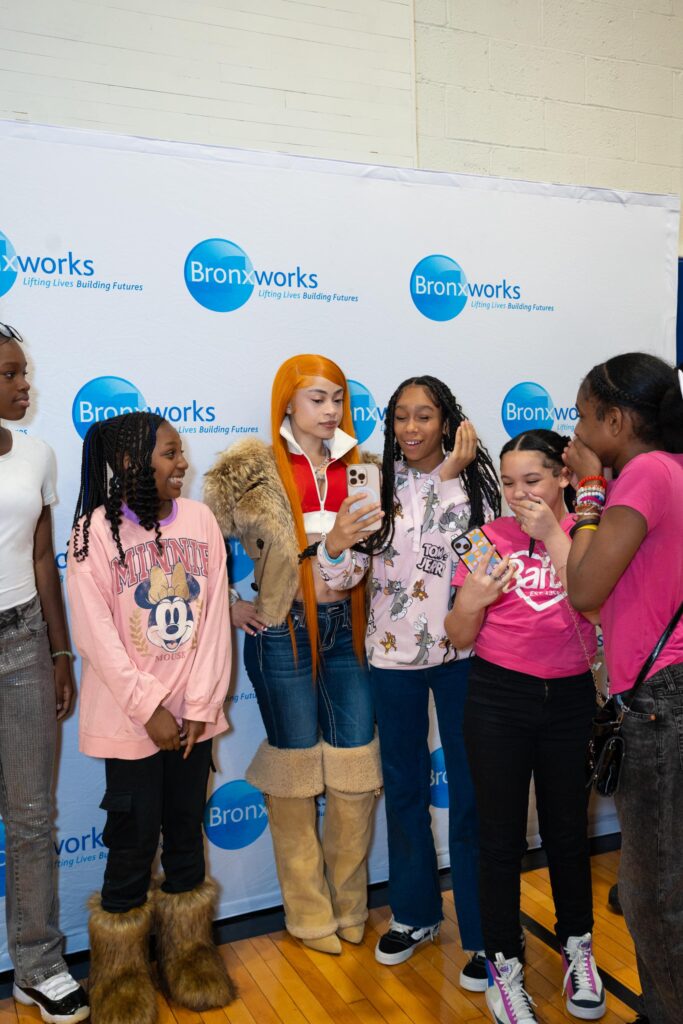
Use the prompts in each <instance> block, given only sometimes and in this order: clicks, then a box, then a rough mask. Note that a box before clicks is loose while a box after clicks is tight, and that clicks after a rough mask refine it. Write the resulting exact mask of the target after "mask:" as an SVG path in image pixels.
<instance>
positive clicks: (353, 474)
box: [346, 462, 381, 533]
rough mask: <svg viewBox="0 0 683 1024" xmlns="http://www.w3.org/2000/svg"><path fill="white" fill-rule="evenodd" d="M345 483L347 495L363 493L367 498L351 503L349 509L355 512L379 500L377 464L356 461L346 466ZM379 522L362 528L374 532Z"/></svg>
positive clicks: (362, 517) (379, 482) (379, 485)
mask: <svg viewBox="0 0 683 1024" xmlns="http://www.w3.org/2000/svg"><path fill="white" fill-rule="evenodd" d="M346 485H347V490H348V493H349V497H353V495H354V494H359V493H364V494H367V498H364V499H363V500H362V501H356V502H354V504H353V505H351V507H350V509H349V511H351V512H357V511H358V509H360V508H363V507H364V506H365V505H376V504H378V503H379V502H380V489H381V481H380V475H379V466H375V465H373V463H372V462H356V463H355V464H352V465H350V466H347V467H346ZM370 515H371V513H368V515H367V516H361V518H360V522H363V520H364V519H367V518H368V517H369V516H370ZM380 523H381V520H380V522H377V523H373V525H372V526H367V527H365V528H364V530H363V532H364V533H374V532H375V530H378V529H379V527H380Z"/></svg>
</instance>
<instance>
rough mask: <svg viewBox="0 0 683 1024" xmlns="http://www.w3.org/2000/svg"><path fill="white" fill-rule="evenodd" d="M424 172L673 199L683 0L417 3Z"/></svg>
mask: <svg viewBox="0 0 683 1024" xmlns="http://www.w3.org/2000/svg"><path fill="white" fill-rule="evenodd" d="M415 54H416V60H415V63H416V101H417V131H418V161H419V165H420V166H422V167H430V168H435V169H448V170H457V171H466V172H470V173H474V174H494V175H503V176H505V177H512V178H528V179H531V180H540V181H553V182H561V183H579V184H588V185H597V186H601V187H606V188H617V189H630V190H634V191H643V192H673V193H678V194H680V191H681V187H682V185H683V180H682V176H683V0H618V2H616V0H615V2H612V3H603V2H600V0H415Z"/></svg>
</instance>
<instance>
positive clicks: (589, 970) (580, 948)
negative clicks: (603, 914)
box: [562, 932, 605, 1020]
mask: <svg viewBox="0 0 683 1024" xmlns="http://www.w3.org/2000/svg"><path fill="white" fill-rule="evenodd" d="M562 962H563V964H564V967H565V976H564V982H563V984H562V991H563V992H565V991H566V993H567V1009H568V1010H569V1012H570V1013H571V1015H572V1016H573V1017H579V1018H580V1019H581V1020H598V1018H599V1017H602V1016H603V1014H604V1012H605V988H604V986H603V984H602V979H601V977H600V975H599V974H598V968H597V967H596V965H595V957H594V956H593V942H592V939H591V933H590V932H586V934H585V935H570V936H569V938H568V939H567V945H566V946H563V947H562Z"/></svg>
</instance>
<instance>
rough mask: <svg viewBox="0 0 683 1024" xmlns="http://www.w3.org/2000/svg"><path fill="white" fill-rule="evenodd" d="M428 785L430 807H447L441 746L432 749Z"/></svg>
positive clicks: (445, 774) (444, 763) (446, 790)
mask: <svg viewBox="0 0 683 1024" xmlns="http://www.w3.org/2000/svg"><path fill="white" fill-rule="evenodd" d="M429 786H430V794H431V795H430V802H431V805H432V807H448V775H447V773H446V762H445V761H444V756H443V747H438V748H437V749H436V750H433V751H432V775H431V780H430V783H429Z"/></svg>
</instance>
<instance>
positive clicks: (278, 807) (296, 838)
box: [247, 742, 341, 954]
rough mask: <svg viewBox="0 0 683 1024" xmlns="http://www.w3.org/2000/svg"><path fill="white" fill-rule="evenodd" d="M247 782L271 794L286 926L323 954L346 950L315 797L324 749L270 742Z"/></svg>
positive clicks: (272, 831) (258, 755)
mask: <svg viewBox="0 0 683 1024" xmlns="http://www.w3.org/2000/svg"><path fill="white" fill-rule="evenodd" d="M247 780H248V781H249V782H250V783H251V785H252V786H256V787H257V788H258V789H260V790H261V791H262V793H263V794H264V796H265V802H266V807H267V809H268V819H269V822H270V834H271V838H272V840H273V851H274V853H275V866H276V868H277V875H278V879H279V880H280V889H281V891H282V902H283V904H284V908H285V927H286V928H287V931H288V932H289V933H290V935H294V936H295V937H296V938H297V939H301V941H302V942H303V943H304V945H306V946H310V947H311V949H317V950H318V951H319V952H321V953H332V954H338V953H341V944H340V942H339V939H338V938H337V936H336V934H335V933H336V930H337V921H336V918H335V916H334V911H333V909H332V901H331V899H330V890H329V888H328V885H327V880H326V878H325V870H324V862H323V853H322V847H321V845H320V839H319V837H318V827H317V825H318V821H317V815H318V810H317V805H316V802H315V797H316V795H317V794H318V793H321V792H322V788H323V784H322V749H321V746H320V744H317V745H316V746H315V747H308V748H305V749H296V750H294V749H279V748H277V747H271V746H270V744H268V743H266V742H264V743H262V744H261V746H260V747H259V749H258V751H257V753H256V757H255V758H254V760H253V761H252V763H251V764H250V766H249V769H248V771H247Z"/></svg>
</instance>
